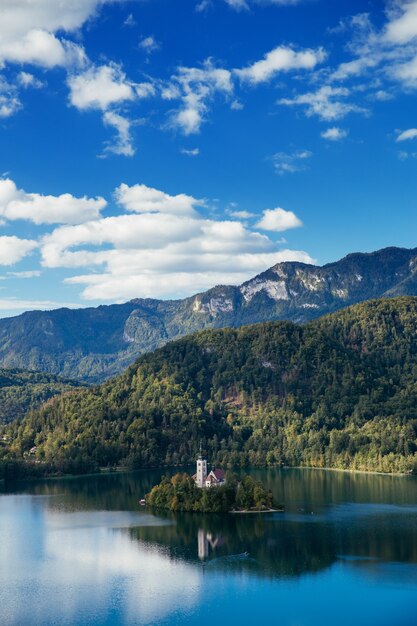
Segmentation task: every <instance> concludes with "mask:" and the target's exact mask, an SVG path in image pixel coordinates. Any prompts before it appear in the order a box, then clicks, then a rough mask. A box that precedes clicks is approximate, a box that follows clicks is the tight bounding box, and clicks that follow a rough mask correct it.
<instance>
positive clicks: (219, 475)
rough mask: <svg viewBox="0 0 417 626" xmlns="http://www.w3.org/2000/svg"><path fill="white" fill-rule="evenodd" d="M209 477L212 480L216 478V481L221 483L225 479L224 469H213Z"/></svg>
mask: <svg viewBox="0 0 417 626" xmlns="http://www.w3.org/2000/svg"><path fill="white" fill-rule="evenodd" d="M207 478H208V479H209V478H210V481H212V480H215V481H216V482H218V483H221V482H223V481H224V470H222V469H212V470H211V472H210V474H209V475H208V476H207Z"/></svg>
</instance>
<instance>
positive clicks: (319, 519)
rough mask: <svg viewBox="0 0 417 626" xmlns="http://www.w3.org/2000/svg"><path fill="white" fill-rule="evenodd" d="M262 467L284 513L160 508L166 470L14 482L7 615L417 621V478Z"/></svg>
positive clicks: (3, 516)
mask: <svg viewBox="0 0 417 626" xmlns="http://www.w3.org/2000/svg"><path fill="white" fill-rule="evenodd" d="M253 473H254V474H256V475H257V476H258V477H259V478H262V480H263V481H264V482H265V483H266V484H268V485H269V486H270V487H271V488H272V489H273V491H274V494H275V498H276V499H277V500H278V501H279V502H282V503H283V504H284V505H285V513H273V514H253V515H252V514H251V515H226V516H211V515H206V516H201V515H197V514H194V515H178V516H174V515H170V514H160V515H157V514H152V513H151V512H150V511H148V510H146V509H144V508H142V507H140V506H139V505H138V499H139V498H141V497H142V496H143V495H144V493H146V492H147V491H148V490H149V488H150V487H151V486H152V484H154V483H155V482H157V481H158V480H159V477H160V473H159V472H137V473H127V474H112V475H103V476H89V477H83V478H76V479H63V480H50V481H37V482H31V483H29V482H28V483H25V484H23V483H20V484H18V485H13V486H10V485H9V486H8V487H7V489H6V488H5V487H4V486H3V492H2V493H1V494H0V624H2V625H3V624H5V625H16V626H26V625H28V626H29V625H35V626H37V625H39V626H43V625H45V626H49V625H51V626H52V625H54V626H55V625H61V624H63V625H67V624H68V625H71V626H73V625H82V626H84V625H86V626H87V625H94V626H97V625H106V626H107V625H109V626H110V625H119V624H120V625H121V624H123V625H124V624H126V625H142V624H149V625H157V624H161V625H167V626H172V625H174V624H180V625H182V624H193V625H194V624H201V625H206V624H217V625H219V624H220V625H221V624H254V623H255V624H256V623H257V622H260V621H261V620H262V621H265V620H269V621H270V623H272V624H280V625H283V626H336V625H338V626H345V625H346V626H348V625H349V626H351V625H352V624H353V625H355V626H361V625H362V624H363V625H364V626H365V625H366V626H374V625H375V626H398V625H401V626H402V625H404V626H412V625H415V624H417V479H415V478H412V477H408V478H401V477H393V476H372V475H360V474H356V475H354V474H345V473H338V472H325V471H314V470H262V471H257V472H253Z"/></svg>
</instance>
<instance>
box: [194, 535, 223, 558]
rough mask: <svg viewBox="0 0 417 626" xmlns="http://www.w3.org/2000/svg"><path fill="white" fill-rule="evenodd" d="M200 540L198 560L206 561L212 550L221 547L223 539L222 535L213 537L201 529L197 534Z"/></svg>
mask: <svg viewBox="0 0 417 626" xmlns="http://www.w3.org/2000/svg"><path fill="white" fill-rule="evenodd" d="M197 540H198V558H199V559H200V561H204V560H205V559H207V557H208V556H209V552H210V548H211V550H215V549H216V548H217V546H221V545H222V543H224V542H223V537H222V536H221V535H213V534H212V533H210V532H207V531H206V530H204V528H199V529H198V533H197Z"/></svg>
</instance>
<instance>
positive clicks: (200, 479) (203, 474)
mask: <svg viewBox="0 0 417 626" xmlns="http://www.w3.org/2000/svg"><path fill="white" fill-rule="evenodd" d="M196 478H197V480H196V483H197V487H204V486H205V484H206V478H207V460H206V459H203V452H202V448H201V443H200V453H199V455H198V458H197V477H196Z"/></svg>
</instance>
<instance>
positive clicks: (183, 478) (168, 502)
mask: <svg viewBox="0 0 417 626" xmlns="http://www.w3.org/2000/svg"><path fill="white" fill-rule="evenodd" d="M146 503H147V504H148V505H149V506H151V507H154V508H157V509H167V510H169V511H193V512H200V513H227V512H229V511H251V510H252V511H253V510H256V511H265V510H270V509H272V507H273V506H274V501H273V497H272V493H271V492H270V491H267V490H266V489H265V488H264V487H263V485H262V483H260V482H259V481H256V480H254V479H253V478H252V477H251V476H245V477H244V478H242V479H241V480H239V481H238V479H237V478H236V476H234V475H233V474H231V473H228V475H227V477H226V484H225V485H221V486H217V487H212V488H210V489H199V488H198V487H197V486H196V484H195V482H194V480H193V479H192V477H191V476H190V475H189V474H175V476H171V477H169V476H165V477H164V478H163V479H162V480H161V482H160V484H159V485H156V486H155V487H153V489H152V490H151V492H150V493H148V495H147V496H146Z"/></svg>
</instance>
